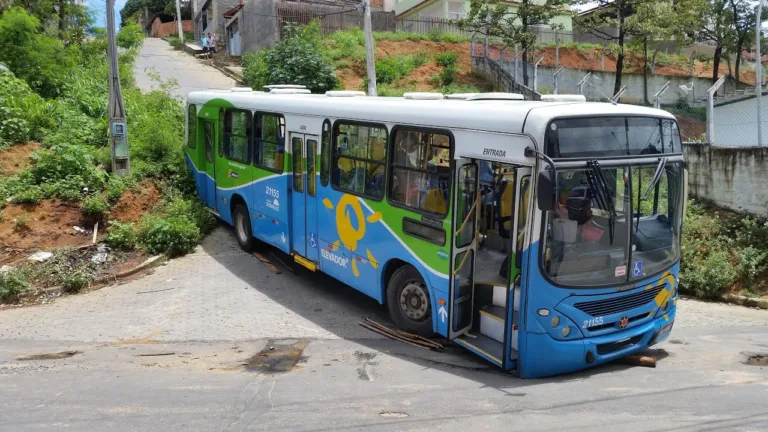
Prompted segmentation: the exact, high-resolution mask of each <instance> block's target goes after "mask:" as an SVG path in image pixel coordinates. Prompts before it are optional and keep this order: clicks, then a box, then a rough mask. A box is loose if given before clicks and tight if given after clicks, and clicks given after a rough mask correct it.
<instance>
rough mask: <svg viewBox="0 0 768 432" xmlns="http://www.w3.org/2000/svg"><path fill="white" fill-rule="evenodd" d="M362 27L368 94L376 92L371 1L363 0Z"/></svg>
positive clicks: (371, 94)
mask: <svg viewBox="0 0 768 432" xmlns="http://www.w3.org/2000/svg"><path fill="white" fill-rule="evenodd" d="M363 7H364V8H365V13H364V14H363V27H365V63H366V66H367V69H368V96H377V94H376V59H375V58H374V57H373V29H372V28H371V2H370V0H365V1H364V2H363Z"/></svg>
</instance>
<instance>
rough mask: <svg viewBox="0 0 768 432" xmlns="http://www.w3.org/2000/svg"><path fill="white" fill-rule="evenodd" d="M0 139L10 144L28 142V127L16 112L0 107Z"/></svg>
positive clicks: (12, 109)
mask: <svg viewBox="0 0 768 432" xmlns="http://www.w3.org/2000/svg"><path fill="white" fill-rule="evenodd" d="M0 139H3V140H4V141H7V142H10V143H11V144H17V143H24V142H26V141H27V140H29V126H28V124H27V121H26V120H25V119H24V118H23V117H22V114H21V113H20V112H19V111H18V110H16V109H14V108H9V107H4V106H0Z"/></svg>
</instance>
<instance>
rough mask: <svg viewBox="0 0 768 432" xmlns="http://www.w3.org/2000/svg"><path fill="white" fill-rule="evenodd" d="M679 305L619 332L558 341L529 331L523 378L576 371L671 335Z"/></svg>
mask: <svg viewBox="0 0 768 432" xmlns="http://www.w3.org/2000/svg"><path fill="white" fill-rule="evenodd" d="M676 312H677V306H674V307H672V308H670V310H669V311H668V312H667V313H666V314H664V315H662V316H659V317H658V318H654V319H652V320H650V321H647V322H645V323H642V324H640V325H637V326H635V327H632V328H628V329H626V330H622V331H619V332H615V333H611V334H606V335H603V336H595V337H590V338H584V339H578V340H572V341H558V340H555V339H554V338H552V337H551V336H549V335H548V334H538V333H528V334H527V335H526V337H527V342H526V353H527V355H526V356H525V357H526V358H525V359H522V362H521V364H520V365H519V371H518V372H519V375H520V376H521V377H522V378H541V377H546V376H551V375H558V374H562V373H567V372H574V371H578V370H582V369H585V368H588V367H592V366H597V365H600V364H604V363H608V362H611V361H614V360H616V359H619V358H621V357H624V356H627V355H629V354H633V353H635V352H638V351H641V350H643V349H645V348H648V347H649V346H651V345H654V344H656V343H659V342H661V341H663V340H664V339H666V338H667V337H669V334H670V332H671V331H672V325H673V324H674V321H675V314H676Z"/></svg>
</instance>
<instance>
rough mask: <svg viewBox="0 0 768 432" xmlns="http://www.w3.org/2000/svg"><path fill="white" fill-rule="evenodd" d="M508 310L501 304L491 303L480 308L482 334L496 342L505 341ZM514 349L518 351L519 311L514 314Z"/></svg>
mask: <svg viewBox="0 0 768 432" xmlns="http://www.w3.org/2000/svg"><path fill="white" fill-rule="evenodd" d="M506 314H507V310H506V308H503V307H501V306H496V305H489V306H486V307H484V308H482V309H481V310H480V334H482V335H483V336H486V337H489V338H491V339H493V340H494V341H496V342H499V343H504V329H505V328H506V326H507V319H506ZM512 322H513V324H512V349H513V350H515V351H517V338H518V335H519V333H518V328H517V324H515V323H516V322H517V311H514V312H513V315H512Z"/></svg>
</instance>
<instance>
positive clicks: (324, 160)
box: [320, 120, 331, 186]
mask: <svg viewBox="0 0 768 432" xmlns="http://www.w3.org/2000/svg"><path fill="white" fill-rule="evenodd" d="M320 152H321V155H320V184H322V185H323V186H328V178H329V177H330V175H329V174H330V168H331V122H330V121H328V120H326V121H324V122H323V136H322V143H321V149H320Z"/></svg>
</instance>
